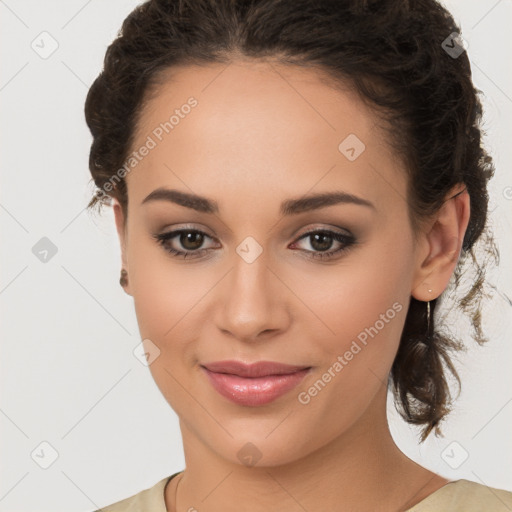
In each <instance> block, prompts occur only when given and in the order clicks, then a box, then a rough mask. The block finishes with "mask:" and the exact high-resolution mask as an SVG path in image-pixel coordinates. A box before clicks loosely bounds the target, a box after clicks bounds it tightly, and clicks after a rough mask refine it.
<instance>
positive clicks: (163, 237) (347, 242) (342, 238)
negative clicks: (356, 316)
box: [152, 229, 357, 260]
mask: <svg viewBox="0 0 512 512" xmlns="http://www.w3.org/2000/svg"><path fill="white" fill-rule="evenodd" d="M182 233H196V234H200V235H205V236H207V237H208V238H211V237H210V236H209V235H207V234H206V233H204V232H203V231H200V230H198V229H178V230H176V231H169V232H168V233H161V234H156V235H152V236H153V238H155V239H156V241H157V242H158V243H159V244H160V245H161V246H162V247H163V249H164V250H165V251H166V252H168V253H169V254H170V255H171V256H173V257H175V258H182V259H185V258H190V257H192V258H198V257H200V256H201V255H202V254H204V253H206V252H208V251H210V250H211V248H210V249H198V250H196V251H179V250H177V249H173V248H172V247H169V246H168V245H166V243H167V242H168V241H169V240H172V239H173V238H176V237H177V236H178V235H180V234H182ZM317 233H321V234H328V235H331V236H332V238H333V239H334V240H336V241H337V242H340V243H343V244H344V245H343V247H341V248H339V249H336V250H334V251H323V252H315V251H307V250H304V252H307V253H310V254H311V256H309V257H311V258H312V259H320V260H328V259H332V258H334V257H335V256H336V255H338V254H341V253H342V252H346V251H348V249H349V248H351V246H353V245H355V244H356V243H357V241H356V239H355V238H354V237H353V236H352V235H344V234H342V233H338V232H336V231H331V230H328V229H315V230H311V231H308V232H307V233H304V234H303V235H302V236H301V237H300V238H299V239H298V240H297V241H299V240H302V239H303V238H307V237H308V236H311V235H314V234H317ZM294 243H295V242H294ZM192 255H193V256H192Z"/></svg>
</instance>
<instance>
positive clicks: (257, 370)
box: [201, 361, 312, 407]
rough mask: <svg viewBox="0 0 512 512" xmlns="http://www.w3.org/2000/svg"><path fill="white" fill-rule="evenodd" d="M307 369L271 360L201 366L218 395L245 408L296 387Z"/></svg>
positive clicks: (274, 398)
mask: <svg viewBox="0 0 512 512" xmlns="http://www.w3.org/2000/svg"><path fill="white" fill-rule="evenodd" d="M311 368H312V367H311V366H297V365H287V364H282V363H276V362H271V361H260V362H257V363H253V364H250V365H248V364H245V363H242V362H239V361H219V362H216V363H207V364H204V365H201V369H202V371H203V372H204V373H205V374H206V376H207V378H208V381H209V383H210V384H211V385H212V387H213V388H214V389H215V390H216V391H217V392H218V393H219V394H220V395H221V396H223V397H224V398H227V399H228V400H230V401H231V402H233V403H235V404H237V405H242V406H249V407H255V406H260V405H265V404H268V403H270V402H273V401H274V400H276V399H277V398H279V397H281V396H283V395H284V394H286V393H287V392H289V391H290V390H292V389H293V388H294V387H296V386H297V385H298V384H299V383H300V382H301V381H302V380H303V379H304V377H305V376H306V375H307V374H308V373H309V372H310V371H311Z"/></svg>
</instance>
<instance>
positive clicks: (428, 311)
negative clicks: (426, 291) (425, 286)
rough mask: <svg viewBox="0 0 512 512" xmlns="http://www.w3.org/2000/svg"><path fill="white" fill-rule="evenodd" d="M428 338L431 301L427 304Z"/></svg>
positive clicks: (428, 334) (428, 333) (428, 335)
mask: <svg viewBox="0 0 512 512" xmlns="http://www.w3.org/2000/svg"><path fill="white" fill-rule="evenodd" d="M427 337H430V301H428V302H427Z"/></svg>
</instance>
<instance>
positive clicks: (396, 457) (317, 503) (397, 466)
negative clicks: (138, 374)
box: [166, 386, 447, 512]
mask: <svg viewBox="0 0 512 512" xmlns="http://www.w3.org/2000/svg"><path fill="white" fill-rule="evenodd" d="M376 400H377V403H378V404H379V406H378V407H370V408H369V411H370V410H372V411H373V414H370V413H369V412H367V413H365V414H363V416H362V417H361V418H360V419H359V420H358V421H356V422H355V423H354V424H353V425H352V426H351V427H350V428H349V429H348V430H347V431H345V432H343V433H342V434H341V435H339V436H338V437H336V438H335V439H333V440H332V442H330V443H328V444H326V445H324V446H322V447H321V448H320V449H318V450H316V451H314V452H312V453H309V454H307V455H305V456H303V457H302V458H300V459H298V460H294V461H293V462H290V463H287V464H283V465H275V466H259V465H258V464H256V465H255V466H252V467H248V466H244V465H243V464H236V463H233V462H231V461H229V460H226V459H225V458H223V457H221V456H220V455H219V454H218V453H216V452H213V451H212V450H211V449H210V448H209V447H208V446H206V445H205V444H204V443H202V442H200V440H199V439H198V438H197V437H196V436H195V435H194V433H193V432H192V431H191V430H190V429H188V427H187V426H186V425H185V424H183V423H180V425H181V429H182V436H183V444H184V451H185V460H186V469H185V471H184V472H183V475H182V477H181V475H180V478H179V480H180V481H179V492H178V493H177V506H178V508H176V504H175V503H174V492H175V490H176V484H175V485H173V486H168V488H167V489H166V503H167V504H168V511H169V512H185V511H189V510H194V509H196V510H201V511H202V512H203V511H204V512H217V511H222V512H235V511H238V510H240V508H243V509H245V510H247V509H248V508H247V506H246V504H250V510H254V511H259V510H291V509H294V510H295V509H297V510H299V509H301V508H302V509H303V510H322V509H323V510H353V511H358V510H361V511H362V510H381V511H383V512H384V511H387V510H389V511H394V512H396V511H397V510H407V509H408V508H410V507H412V506H413V505H415V504H416V503H418V502H419V501H421V500H422V499H424V498H425V497H426V496H428V494H430V493H431V492H434V490H436V489H437V488H439V487H441V486H442V485H444V484H445V483H447V480H445V479H443V478H442V477H440V476H438V475H435V474H434V473H431V472H430V471H428V470H426V469H425V468H423V467H421V466H419V465H418V464H416V463H415V462H414V461H412V460H411V459H409V458H408V457H406V456H405V455H404V454H403V453H402V452H401V451H400V450H399V448H398V447H397V446H396V445H395V443H394V441H393V438H392V436H391V433H390V432H389V427H388V424H387V418H386V410H385V406H386V388H385V387H384V386H383V388H382V389H381V390H380V392H379V393H378V396H376ZM241 504H244V505H243V506H242V507H241Z"/></svg>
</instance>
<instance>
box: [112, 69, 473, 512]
mask: <svg viewBox="0 0 512 512" xmlns="http://www.w3.org/2000/svg"><path fill="white" fill-rule="evenodd" d="M190 96H194V98H196V99H197V101H198V105H197V106H196V107H195V108H194V109H192V111H191V112H190V114H188V115H187V116H185V117H184V118H183V119H181V120H180V123H179V125H177V126H175V128H174V129H173V131H172V132H170V133H169V134H167V135H165V136H164V138H163V140H162V141H161V142H159V143H158V144H157V146H156V147H155V148H154V149H152V150H151V151H150V152H149V154H148V155H147V156H145V157H144V158H143V159H142V161H141V162H139V163H138V164H137V166H136V167H135V168H134V169H133V170H132V171H131V172H130V173H128V174H127V176H126V180H127V187H128V216H127V218H125V217H124V216H123V211H122V208H121V206H120V204H119V203H118V202H117V201H116V202H114V214H115V221H116V226H117V231H118V234H119V239H120V243H121V253H122V263H123V266H124V268H125V269H126V270H127V272H128V285H127V286H126V287H125V291H126V292H127V293H128V294H130V295H132V296H133V299H134V304H135V310H136V315H137V320H138V324H139V329H140V333H141V337H142V339H150V340H151V341H152V343H154V345H156V346H157V347H158V349H159V350H160V355H159V357H157V358H156V359H155V360H154V362H152V364H151V365H150V371H151V373H152V375H153V378H154V379H155V382H156V384H157V385H158V387H159V389H160V390H161V392H162V394H163V396H164V397H165V399H166V400H167V401H168V403H169V404H170V406H171V407H172V408H173V409H174V411H175V412H176V414H177V415H178V417H179V422H180V428H181V432H182V438H183V446H184V454H185V460H186V469H185V471H184V473H183V476H182V477H176V478H174V479H173V480H171V482H170V484H169V485H168V486H167V488H166V490H165V500H166V506H167V509H168V510H169V511H175V510H178V511H180V512H182V511H187V510H189V509H190V507H195V508H196V509H197V510H200V511H221V510H222V511H223V512H231V511H235V510H237V511H238V510H249V511H261V510H289V511H302V510H304V509H305V510H308V511H318V510H338V509H340V508H344V509H349V510H353V511H358V510H381V511H388V510H389V511H396V510H406V509H407V508H409V507H412V506H413V505H414V504H416V503H418V502H419V501H421V500H422V499H424V498H425V497H426V496H428V495H429V494H431V493H432V492H434V491H435V490H437V489H439V488H440V487H442V486H443V485H445V484H446V483H447V482H448V480H446V479H445V478H443V477H442V476H440V475H437V474H435V473H432V472H431V471H429V470H427V469H426V468H423V467H421V466H419V465H418V464H416V463H415V462H414V461H412V460H411V459H409V458H408V457H407V456H405V455H404V454H403V453H402V452H401V450H400V449H399V448H398V447H397V446H396V444H395V443H394V441H393V438H392V436H391V434H390V431H389V428H388V423H387V418H386V392H387V390H386V383H387V376H388V374H389V372H390V369H391V365H392V363H393V360H394V357H395V354H396V351H397V349H398V345H399V340H400V334H401V332H402V329H403V326H404V322H405V318H406V313H407V307H408V304H409V300H410V296H411V295H412V296H414V297H415V298H416V299H418V300H421V301H428V300H430V299H433V298H435V297H438V296H439V295H440V294H441V293H442V292H443V290H444V289H445V287H446V286H447V284H448V281H449V279H450V276H451V275H452V273H453V271H454V268H455V265H456V262H457V258H458V255H459V251H460V247H461V244H460V241H461V240H462V239H463V236H464V232H465V230H466V228H467V224H468V220H469V196H468V194H467V192H465V191H464V192H462V193H461V194H459V195H458V196H457V197H455V198H453V199H448V197H451V196H452V195H454V194H455V193H457V192H459V191H461V190H463V187H457V188H454V189H453V190H452V191H451V193H450V194H449V196H448V197H447V201H446V202H445V203H444V205H443V207H442V208H441V209H440V210H439V212H438V213H437V214H436V215H435V216H434V217H433V218H432V219H429V221H428V222H427V223H425V224H424V225H422V231H421V232H420V233H419V235H418V238H417V239H416V240H415V239H414V238H413V231H412V228H411V224H410V220H409V217H408V211H407V204H406V201H405V199H404V198H405V197H406V183H407V182H406V174H405V171H404V168H403V166H402V164H401V163H400V161H399V159H398V158H397V156H396V155H394V153H393V151H392V150H391V149H390V148H389V146H388V144H387V139H386V134H385V132H384V131H382V129H381V128H379V126H378V125H377V118H376V117H375V116H374V114H373V112H372V111H371V110H369V109H368V107H366V106H365V105H364V104H363V103H362V102H361V101H360V99H359V98H358V97H356V96H355V95H354V94H353V93H351V92H349V91H348V90H336V89H334V88H333V87H331V86H330V85H329V84H328V83H327V82H326V81H325V80H322V79H321V76H320V74H319V72H318V70H317V71H314V70H312V69H307V70H306V69H300V68H297V67H286V66H284V65H280V64H277V63H275V62H272V63H271V62H270V61H267V62H257V63H256V62H255V61H244V60H240V59H237V60H235V61H233V62H232V63H231V64H230V65H229V66H227V67H226V65H221V64H215V65H208V66H203V67H196V66H194V67H192V66H189V67H181V68H176V69H174V70H173V72H172V76H171V75H169V77H168V78H167V79H166V81H165V83H164V84H163V85H162V86H161V87H159V89H158V90H157V91H156V94H155V95H154V97H153V98H152V99H151V101H150V102H149V103H148V104H147V105H146V106H145V108H144V110H143V112H142V116H141V118H140V120H139V124H138V130H137V136H136V139H135V142H134V144H133V147H134V148H138V147H140V145H141V144H143V143H144V141H145V140H146V138H147V136H148V135H150V134H151V133H152V130H154V129H155V127H157V126H158V125H159V124H160V123H161V122H163V121H165V120H166V119H168V116H169V114H168V113H172V111H173V110H174V109H175V108H180V106H181V105H183V104H184V103H186V101H187V99H188V98H189V97H190ZM350 133H354V134H356V135H357V137H358V138H359V139H360V140H361V141H363V142H364V144H365V146H366V149H365V151H364V152H363V153H361V154H360V156H359V157H358V158H357V159H356V160H354V161H349V160H348V159H347V158H346V157H345V156H344V155H343V154H342V153H341V152H340V151H339V150H338V145H339V144H340V142H341V141H342V140H344V139H345V138H346V137H347V135H348V134H350ZM162 186H165V187H167V188H172V189H178V190H180V191H183V192H189V193H195V194H198V195H201V196H206V197H208V198H210V199H213V200H216V201H217V202H218V204H219V213H217V214H214V215H213V214H207V213H199V212H196V211H194V210H192V209H189V208H186V207H183V206H180V205H177V204H174V203H171V202H168V201H164V200H160V201H152V202H148V203H146V204H141V203H142V201H143V199H144V198H145V197H146V196H147V195H148V194H149V193H150V192H152V191H153V190H154V189H156V188H158V187H162ZM334 190H342V191H345V192H349V193H351V194H354V195H357V196H359V197H362V198H364V199H366V200H368V201H371V202H372V203H373V204H374V207H375V209H372V208H368V207H364V206H360V205H356V204H348V203H347V204H336V205H331V206H329V207H325V208H322V209H318V210H314V211H310V212H303V213H300V214H297V215H292V216H282V215H280V214H279V206H280V204H281V202H282V201H284V200H287V199H290V198H299V197H301V196H302V195H304V194H306V193H314V192H324V191H326V192H332V191H334ZM185 224H186V225H187V227H188V228H189V229H190V228H192V229H197V230H201V231H203V232H205V233H206V234H207V236H206V237H204V241H203V244H202V245H200V244H201V242H200V241H199V242H198V243H197V245H196V246H195V247H197V246H199V247H200V248H212V249H211V250H210V252H209V253H208V254H203V255H202V256H200V257H197V258H187V259H180V258H176V257H173V256H172V255H170V254H169V253H167V252H166V251H165V249H164V247H162V246H161V245H159V244H158V242H157V241H156V240H155V239H154V238H152V235H154V234H158V233H165V232H168V231H171V230H174V229H179V228H183V226H184V225H185ZM309 229H318V230H321V229H323V230H326V229H327V230H331V231H335V232H341V233H345V234H347V232H348V233H351V234H352V235H353V236H354V237H355V238H356V240H357V242H358V243H357V244H356V245H354V246H351V247H348V248H347V249H346V251H345V252H341V253H339V254H338V255H335V256H334V257H333V259H332V260H330V261H327V260H326V261H323V260H320V259H315V258H313V257H311V254H313V253H319V252H322V249H321V246H320V245H319V244H318V243H317V244H315V241H314V240H313V239H312V237H302V235H303V234H304V233H305V232H306V231H308V230H309ZM248 236H251V237H253V238H254V239H255V240H256V241H257V243H258V244H259V245H260V246H261V248H262V250H263V252H262V253H261V254H260V255H259V257H258V258H257V259H256V260H255V261H253V262H252V263H250V264H249V263H247V262H246V261H245V260H244V259H243V258H242V257H240V256H239V254H238V253H237V252H236V248H237V246H239V244H240V243H241V242H242V241H243V240H244V239H245V238H246V237H248ZM301 237H302V238H301ZM182 240H183V239H182ZM168 243H169V244H170V245H171V246H172V247H174V248H176V249H179V250H184V251H186V250H189V251H192V250H194V249H193V248H194V245H193V244H190V243H189V244H188V245H186V246H183V244H182V243H180V239H179V236H178V237H176V238H175V239H174V240H173V241H172V242H168ZM185 243H186V241H185ZM340 247H341V248H343V244H341V243H338V242H337V241H336V240H334V239H333V240H332V244H331V246H330V247H328V250H336V249H338V248H340ZM196 251H197V249H196ZM429 289H431V290H432V292H429V291H428V290H429ZM393 303H399V304H400V305H402V306H403V307H402V309H401V311H399V312H396V315H395V316H394V318H393V319H392V320H389V321H388V322H387V323H386V324H385V327H384V328H381V329H380V330H379V332H378V334H377V335H375V336H374V337H373V338H369V341H368V343H367V345H366V346H364V348H363V349H362V350H361V351H360V352H359V353H357V355H356V356H354V358H353V359H352V360H351V361H349V362H348V364H347V365H346V366H344V367H343V369H342V371H340V372H339V373H338V374H337V375H336V377H334V378H333V379H332V380H331V381H330V382H329V383H328V384H327V385H326V386H325V387H324V388H323V389H322V390H321V392H319V393H318V394H317V395H316V396H314V397H312V398H311V401H310V402H309V403H308V404H301V403H300V402H299V401H298V397H297V395H298V393H299V392H301V391H307V390H308V389H309V388H310V387H311V386H312V385H313V383H315V382H316V381H317V380H318V379H321V376H322V374H323V373H324V372H326V371H327V369H328V368H329V367H332V365H333V363H334V362H335V361H336V358H337V356H338V355H343V354H344V353H345V352H346V351H347V350H348V349H349V348H350V346H351V343H352V341H353V340H355V339H357V335H358V334H359V333H361V332H362V331H364V329H365V328H367V327H369V326H373V325H374V324H375V322H376V321H377V320H378V319H379V318H380V315H381V314H382V313H385V312H386V311H387V310H388V309H389V308H391V307H392V305H393ZM224 359H239V360H242V361H245V362H254V361H259V360H271V361H278V362H283V363H288V364H297V365H305V366H312V367H313V369H312V371H311V373H310V374H309V375H308V376H307V377H306V378H305V380H304V381H303V382H302V383H301V384H300V385H299V386H298V387H297V388H295V389H293V390H292V391H290V392H288V393H286V394H285V395H284V396H281V397H280V398H279V399H277V400H275V401H274V402H271V403H270V404H267V405H264V406H259V407H244V406H240V405H235V404H233V403H231V402H230V401H228V400H226V399H225V398H223V397H222V396H221V395H219V394H218V393H217V392H216V391H215V390H214V389H213V388H212V387H211V385H210V384H209V382H208V380H207V379H206V378H205V375H203V373H202V371H201V370H200V367H199V365H200V364H201V363H205V362H211V361H218V360H224ZM248 442H251V443H252V444H253V445H255V446H256V447H257V450H258V452H259V453H260V455H261V458H260V459H259V461H258V462H257V464H256V465H255V466H252V467H251V466H246V465H244V464H243V463H242V462H241V461H240V460H239V458H238V456H237V454H238V452H239V450H240V449H241V448H242V447H243V446H244V445H246V443H248ZM178 480H179V492H178V495H177V505H176V503H175V501H174V494H175V491H176V485H177V482H178ZM203 500H204V501H203Z"/></svg>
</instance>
